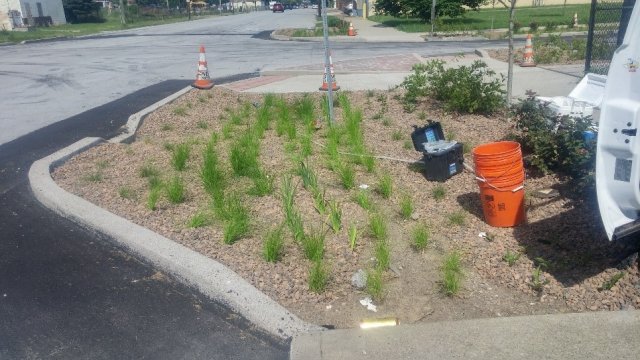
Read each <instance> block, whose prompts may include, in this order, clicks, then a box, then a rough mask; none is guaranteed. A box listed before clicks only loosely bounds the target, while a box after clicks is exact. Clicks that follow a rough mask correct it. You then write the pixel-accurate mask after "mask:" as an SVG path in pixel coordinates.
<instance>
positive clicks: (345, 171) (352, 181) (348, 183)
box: [337, 162, 356, 190]
mask: <svg viewBox="0 0 640 360" xmlns="http://www.w3.org/2000/svg"><path fill="white" fill-rule="evenodd" d="M337 172H338V176H339V177H340V182H341V183H342V187H344V188H345V189H347V190H349V189H353V187H354V186H356V173H355V171H354V170H353V167H352V166H351V164H350V163H348V162H343V163H341V164H339V165H338V167H337Z"/></svg>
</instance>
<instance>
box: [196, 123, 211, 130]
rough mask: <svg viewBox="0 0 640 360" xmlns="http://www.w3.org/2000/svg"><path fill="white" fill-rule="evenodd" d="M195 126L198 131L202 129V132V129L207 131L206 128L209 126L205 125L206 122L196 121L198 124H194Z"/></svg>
mask: <svg viewBox="0 0 640 360" xmlns="http://www.w3.org/2000/svg"><path fill="white" fill-rule="evenodd" d="M196 126H197V127H198V128H199V129H203V130H204V129H207V128H208V127H209V124H207V122H206V121H198V123H197V124H196Z"/></svg>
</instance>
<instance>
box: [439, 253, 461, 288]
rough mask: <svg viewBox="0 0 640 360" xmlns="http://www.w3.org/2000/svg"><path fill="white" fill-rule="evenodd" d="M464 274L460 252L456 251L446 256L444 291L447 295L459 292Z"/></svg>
mask: <svg viewBox="0 0 640 360" xmlns="http://www.w3.org/2000/svg"><path fill="white" fill-rule="evenodd" d="M462 275H463V274H462V265H461V262H460V254H459V253H458V252H456V251H454V252H452V253H450V254H448V255H447V256H446V257H445V258H444V261H443V264H442V282H441V288H442V292H443V293H444V294H445V295H447V296H453V295H455V294H457V293H458V291H459V290H460V285H461V282H462Z"/></svg>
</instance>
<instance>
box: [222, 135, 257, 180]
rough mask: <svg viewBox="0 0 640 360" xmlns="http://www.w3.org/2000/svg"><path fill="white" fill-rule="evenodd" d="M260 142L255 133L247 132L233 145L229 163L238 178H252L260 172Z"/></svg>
mask: <svg viewBox="0 0 640 360" xmlns="http://www.w3.org/2000/svg"><path fill="white" fill-rule="evenodd" d="M259 149H260V141H259V139H258V138H257V137H256V133H255V132H253V131H247V132H246V133H245V134H244V135H242V136H241V137H240V138H239V139H238V140H237V141H236V142H234V143H233V144H232V145H231V155H230V157H229V161H230V162H231V168H232V169H233V173H234V174H236V175H238V176H247V177H252V176H254V175H256V174H257V173H258V172H259V171H260V164H259V155H260V151H259Z"/></svg>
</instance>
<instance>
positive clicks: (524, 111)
mask: <svg viewBox="0 0 640 360" xmlns="http://www.w3.org/2000/svg"><path fill="white" fill-rule="evenodd" d="M511 111H512V114H513V120H514V123H515V127H516V129H518V130H519V134H518V135H517V140H518V141H519V142H520V143H521V144H522V146H523V152H530V153H531V156H530V161H531V164H532V165H534V166H536V167H537V168H538V169H540V170H541V171H543V172H545V173H548V172H550V171H556V172H559V173H561V174H564V175H568V176H569V177H571V178H572V179H574V180H577V184H578V185H580V186H579V188H578V189H583V188H584V187H585V186H586V185H589V184H592V183H593V175H594V169H595V158H596V157H595V155H596V144H595V141H591V142H585V141H584V132H585V131H588V130H590V128H591V126H592V121H591V117H584V118H570V117H568V116H561V117H557V116H554V115H553V114H552V112H551V110H550V109H548V108H547V107H546V106H545V105H543V104H540V103H539V102H538V101H536V100H535V98H534V95H533V94H531V95H530V96H529V97H528V98H527V99H525V100H523V101H521V102H520V103H518V104H515V105H514V106H513V107H512V109H511Z"/></svg>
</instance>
